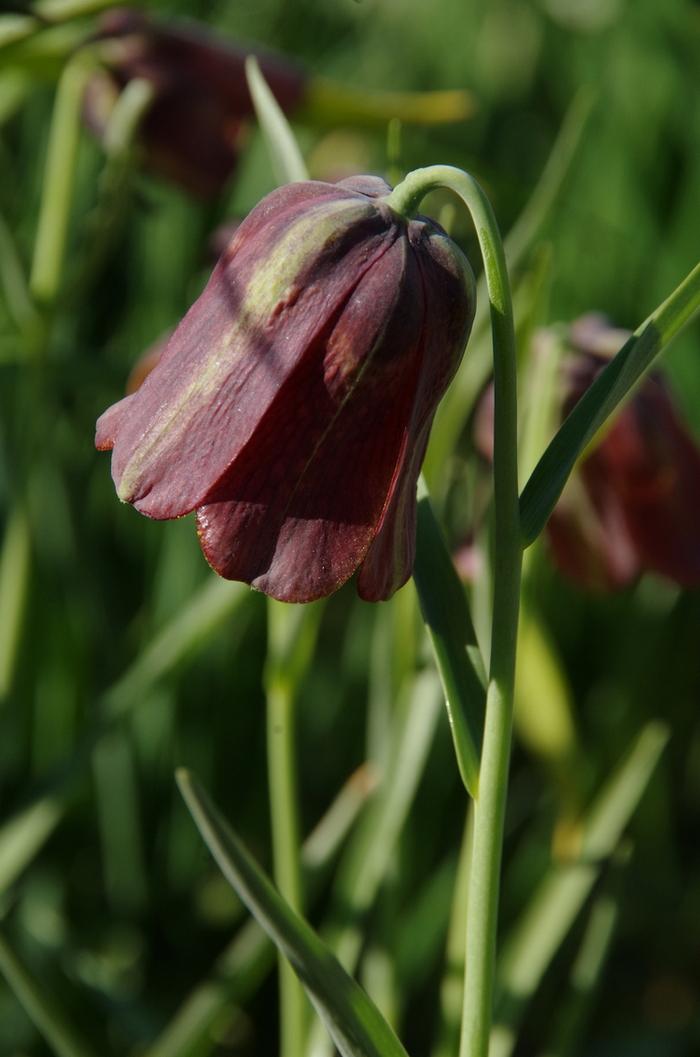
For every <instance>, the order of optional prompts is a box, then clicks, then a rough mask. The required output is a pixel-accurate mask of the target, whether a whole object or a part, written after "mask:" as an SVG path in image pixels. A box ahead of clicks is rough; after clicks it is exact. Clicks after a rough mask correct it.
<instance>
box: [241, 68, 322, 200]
mask: <svg viewBox="0 0 700 1057" xmlns="http://www.w3.org/2000/svg"><path fill="white" fill-rule="evenodd" d="M245 73H246V77H247V78H248V88H249V89H250V94H251V96H252V97H253V106H254V107H255V113H256V115H257V118H258V122H259V124H260V128H261V129H262V134H263V136H264V137H265V143H266V144H267V149H268V151H269V154H270V160H271V161H272V168H273V170H274V173H275V176H276V178H277V182H278V183H279V184H280V185H281V184H291V183H294V182H295V181H297V180H308V178H309V173H308V170H307V168H306V163H305V162H304V159H303V157H302V154H301V151H300V150H299V144H298V143H297V141H296V139H295V138H294V133H293V132H292V130H291V128H290V127H289V122H288V121H287V119H286V117H285V116H284V114H283V112H282V110H281V108H280V105H279V103H278V102H277V100H276V99H275V97H274V95H273V94H272V92H271V91H270V88H269V87H268V84H267V81H266V80H265V78H264V77H263V75H262V73H261V72H260V66H259V65H258V60H257V59H256V58H255V56H254V55H249V56H248V58H247V59H246V61H245Z"/></svg>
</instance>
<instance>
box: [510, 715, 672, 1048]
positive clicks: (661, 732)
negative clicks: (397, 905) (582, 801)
mask: <svg viewBox="0 0 700 1057" xmlns="http://www.w3.org/2000/svg"><path fill="white" fill-rule="evenodd" d="M668 735H669V732H668V728H667V727H666V726H665V725H664V724H663V723H648V724H647V726H646V727H644V729H643V730H642V732H641V733H640V735H639V737H638V738H637V740H636V742H635V743H634V745H633V746H632V749H631V752H630V753H629V755H628V757H627V759H626V760H624V761H623V763H622V764H621V765H620V767H619V768H618V770H617V771H616V773H615V774H613V776H612V778H611V779H610V780H609V782H608V783H607V785H606V786H605V788H604V789H603V790H602V791H601V793H600V794H599V796H598V798H597V800H596V801H595V803H594V804H593V805H592V807H591V809H590V810H589V812H588V814H587V815H586V817H585V819H584V821H583V826H582V833H581V845H580V851H579V856H578V858H577V859H576V861H574V862H570V863H556V864H554V865H553V866H552V867H551V868H550V869H549V871H548V872H547V873H546V874H545V876H544V878H543V880H542V882H541V883H540V885H539V887H538V888H537V889H536V891H535V893H534V895H533V897H532V899H531V900H530V902H529V904H528V906H527V907H526V909H525V912H524V914H523V915H522V918H521V920H520V923H519V925H518V926H517V927H516V931H515V935H514V936H513V937H512V939H511V940H510V942H509V943H508V945H507V947H506V950H505V951H504V954H503V958H502V961H501V971H500V991H501V996H500V1001H499V1006H498V1009H497V1014H496V1018H495V1023H494V1028H493V1032H492V1041H491V1049H490V1050H489V1055H490V1057H510V1054H511V1053H512V1051H513V1047H514V1045H515V1041H516V1030H517V1025H518V1024H519V1023H520V1020H521V1019H522V1016H523V1013H524V1010H525V1007H526V1004H527V1002H528V1001H529V1000H530V998H531V997H532V996H533V995H534V993H535V991H536V990H537V988H538V987H539V984H540V981H541V979H542V977H543V975H544V973H545V971H546V969H547V967H548V966H549V964H550V962H551V960H552V958H553V957H554V955H555V954H556V952H557V951H558V949H559V947H560V946H561V944H562V942H563V940H564V938H565V936H566V935H567V934H568V932H569V929H570V928H571V926H572V925H573V923H574V921H575V920H576V917H577V915H578V914H579V912H580V910H581V908H582V907H583V905H584V903H585V901H586V899H587V898H588V896H589V894H590V892H591V889H592V887H593V885H594V883H595V881H596V879H597V878H598V876H599V874H600V870H601V866H602V862H603V861H604V860H605V859H607V858H609V857H610V856H611V855H612V854H613V853H614V851H615V849H616V848H617V846H618V843H619V841H620V838H621V836H622V833H623V830H624V827H625V826H626V825H627V823H628V822H629V820H630V818H631V816H632V814H633V812H634V810H635V808H636V807H637V804H638V803H639V800H640V798H641V796H642V793H643V792H644V790H645V789H646V787H647V784H648V782H649V779H650V778H651V775H652V773H653V771H654V768H655V767H656V764H657V762H658V759H659V756H660V755H661V752H662V750H663V747H664V745H665V744H666V742H667V740H668Z"/></svg>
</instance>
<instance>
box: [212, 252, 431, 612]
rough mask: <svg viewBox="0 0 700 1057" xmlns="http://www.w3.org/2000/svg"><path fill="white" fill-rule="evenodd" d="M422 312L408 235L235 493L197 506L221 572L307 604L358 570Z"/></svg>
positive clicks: (283, 409)
mask: <svg viewBox="0 0 700 1057" xmlns="http://www.w3.org/2000/svg"><path fill="white" fill-rule="evenodd" d="M387 299H389V300H390V304H389V305H388V306H387V305H384V306H382V302H387ZM423 314H424V295H423V288H422V283H421V279H420V273H419V270H418V267H417V265H416V262H415V258H414V255H413V253H412V252H411V251H410V249H409V247H408V243H407V240H406V239H405V238H402V239H400V240H398V241H397V242H396V243H395V244H394V245H393V246H392V247H391V249H390V250H388V251H387V252H386V254H385V255H384V256H383V257H382V259H381V262H379V263H378V264H376V265H375V266H374V267H373V268H372V269H370V270H369V271H368V272H367V273H366V275H365V276H364V278H363V280H362V281H361V283H360V284H358V286H357V288H356V290H355V293H354V295H353V297H352V299H351V300H350V301H349V302H348V304H347V305H346V307H345V309H344V311H343V313H342V314H341V316H340V317H339V319H338V321H337V324H336V326H335V327H334V330H333V332H332V334H331V335H330V338H329V340H328V345H327V349H326V350H325V354H324V355H323V356H310V357H309V359H308V361H307V363H308V373H306V374H305V375H301V374H300V375H299V376H298V377H295V379H294V381H295V385H294V386H293V387H292V386H289V387H288V389H287V391H286V392H285V394H284V395H285V400H286V403H285V405H284V406H282V403H281V401H278V402H277V403H276V404H275V405H273V406H272V407H271V408H270V411H269V414H268V416H266V421H264V422H263V423H261V427H260V430H259V431H257V432H256V434H255V435H254V436H253V438H252V439H251V443H250V455H249V456H248V457H246V456H247V453H242V457H241V458H239V459H238V460H237V461H236V463H235V464H234V466H233V467H232V475H231V476H230V477H229V478H228V479H227V480H226V483H225V489H226V491H228V492H229V494H231V493H234V494H235V496H236V498H235V500H232V501H229V502H228V503H217V504H214V505H210V506H205V507H203V508H201V509H200V510H199V511H198V515H197V521H198V529H199V533H200V542H201V544H202V548H203V550H204V553H205V555H206V557H207V560H208V561H209V562H210V563H211V564H212V565H213V567H214V568H215V569H216V570H217V572H219V573H220V574H221V575H222V576H226V577H228V578H230V579H236V580H244V581H246V582H247V583H251V584H253V586H255V587H258V588H259V589H260V590H263V591H265V592H266V593H267V594H271V595H273V597H275V598H279V599H282V600H283V601H290V602H292V601H293V602H301V601H309V600H311V599H313V598H320V597H323V596H325V595H327V594H330V592H331V591H334V590H335V589H336V588H337V587H338V586H339V585H340V584H341V583H343V582H344V581H345V580H347V579H348V577H349V576H351V575H352V573H353V572H354V570H355V569H356V568H357V566H358V564H359V563H360V561H362V559H363V557H364V555H365V554H366V552H367V550H368V548H369V546H370V544H371V542H372V540H373V538H374V536H375V534H376V531H377V527H378V525H379V523H380V520H381V518H382V515H383V513H384V509H385V506H386V498H387V493H388V492H389V490H390V487H391V483H392V479H393V477H394V475H395V473H396V467H397V464H398V463H399V461H400V456H401V452H402V450H403V446H404V443H405V437H404V434H405V424H406V421H407V420H408V418H409V417H410V414H411V408H412V405H413V401H414V398H415V392H416V386H417V383H418V378H419V373H420V368H421V354H422V343H421V341H420V336H421V334H422V331H423V327H422V321H423ZM376 321H381V328H380V329H379V330H377V328H376ZM373 323H375V326H374V327H373ZM352 365H354V367H353V366H352ZM322 424H323V427H322ZM265 429H267V433H266V432H265ZM280 452H282V453H283V454H282V456H281V457H280Z"/></svg>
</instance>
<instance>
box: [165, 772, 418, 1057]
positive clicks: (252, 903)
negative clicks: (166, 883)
mask: <svg viewBox="0 0 700 1057" xmlns="http://www.w3.org/2000/svg"><path fill="white" fill-rule="evenodd" d="M177 781H178V784H179V786H180V790H181V792H182V795H183V797H184V799H185V802H186V804H187V806H188V808H189V810H190V812H191V813H192V816H193V818H194V820H195V823H196V824H197V827H198V829H199V831H200V833H201V834H202V837H203V838H204V840H205V842H206V843H207V845H208V847H209V850H210V851H211V853H212V855H213V856H214V858H215V859H216V861H217V863H218V864H219V866H220V868H221V870H222V872H223V874H224V876H225V877H226V879H227V880H228V882H229V883H230V884H231V885H232V887H233V888H235V890H236V892H237V893H238V895H239V896H240V898H241V899H242V900H243V902H244V903H245V904H246V906H247V907H248V909H249V910H250V912H251V913H252V914H253V915H254V916H255V917H256V918H257V920H258V921H259V923H260V924H261V925H262V927H263V928H264V929H265V931H266V932H267V933H268V935H269V936H270V937H271V939H272V940H273V941H274V943H275V944H276V945H277V947H278V948H279V949H280V950H281V951H282V953H283V954H284V955H285V956H286V958H287V959H288V960H289V962H290V963H291V965H292V967H293V968H294V970H295V972H296V973H297V975H298V976H299V979H300V980H301V982H302V984H303V985H304V988H305V989H306V992H307V994H308V995H309V998H310V1000H311V1002H312V1003H313V1005H314V1007H315V1009H316V1011H317V1012H318V1014H319V1016H320V1017H321V1018H322V1020H323V1021H324V1023H325V1024H326V1027H327V1028H328V1031H329V1033H330V1034H331V1037H332V1038H333V1041H334V1043H335V1044H336V1046H337V1047H338V1049H339V1051H340V1053H341V1054H342V1055H343V1057H406V1051H405V1050H404V1048H403V1046H402V1045H401V1043H400V1042H399V1040H398V1039H397V1037H396V1035H395V1034H394V1032H393V1031H392V1030H391V1028H390V1027H389V1025H388V1024H387V1022H386V1021H385V1020H384V1018H383V1016H382V1015H381V1013H380V1012H379V1010H378V1009H377V1007H376V1006H375V1005H374V1004H373V1003H372V1002H371V1001H370V999H369V998H368V997H367V995H366V994H365V993H364V991H363V990H362V989H361V988H360V987H359V985H358V984H357V983H355V981H354V980H353V979H352V977H350V976H349V975H348V974H347V973H346V972H345V970H344V969H343V967H342V966H341V964H340V962H338V961H337V959H336V958H335V957H334V956H333V955H332V954H331V952H330V951H329V950H328V948H327V947H326V946H325V945H324V944H323V943H322V942H321V940H320V939H319V938H318V936H317V935H316V933H315V932H314V931H313V930H312V929H311V928H310V926H309V925H307V924H306V922H305V921H303V920H302V919H301V918H299V917H297V915H296V914H295V913H294V912H293V911H292V910H291V909H290V907H289V906H288V905H287V904H286V903H285V902H284V901H283V900H282V898H281V896H279V894H278V893H277V891H276V890H275V888H274V887H273V886H272V884H271V883H270V881H268V879H267V877H266V876H265V875H264V874H263V872H262V871H261V870H260V868H259V867H258V866H257V864H256V863H255V862H254V861H253V859H252V858H251V857H250V855H249V854H248V852H247V851H246V849H245V848H244V847H243V845H242V844H241V843H240V841H239V840H238V838H237V837H236V836H235V834H234V833H233V832H232V831H231V829H230V828H229V826H228V825H227V823H226V822H225V821H224V820H223V818H222V817H221V815H220V814H219V812H218V811H217V809H216V808H215V806H214V805H213V804H212V802H211V800H210V799H209V797H208V796H207V794H206V793H205V792H204V790H203V789H202V787H201V786H200V784H199V783H198V782H197V780H196V778H194V776H193V775H192V774H190V773H189V772H188V771H187V770H185V769H180V770H179V771H178V772H177Z"/></svg>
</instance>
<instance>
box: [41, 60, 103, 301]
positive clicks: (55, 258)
mask: <svg viewBox="0 0 700 1057" xmlns="http://www.w3.org/2000/svg"><path fill="white" fill-rule="evenodd" d="M90 69H91V60H90V59H89V58H88V57H87V56H86V55H84V54H81V53H80V52H79V53H78V54H77V55H75V56H74V57H73V58H71V59H70V60H69V61H68V62H67V63H66V66H65V68H64V70H63V73H62V74H61V78H60V80H59V82H58V86H57V88H56V97H55V102H54V109H53V115H52V119H51V129H50V132H49V142H48V147H47V152H46V163H45V167H44V181H43V187H42V194H41V207H40V209H39V220H38V223H37V230H36V237H35V240H34V255H33V259H32V270H31V276H30V279H29V287H30V291H31V294H32V297H33V298H34V299H35V300H36V301H37V302H39V303H44V304H49V303H51V302H52V301H53V300H54V298H55V297H56V295H57V293H58V290H59V287H60V285H61V279H62V273H63V265H64V259H65V253H66V242H67V238H68V223H69V217H70V210H71V202H72V200H73V185H74V182H75V167H76V163H77V155H78V141H79V136H80V128H81V108H82V100H83V93H84V90H85V85H86V83H87V79H88V76H89V73H90Z"/></svg>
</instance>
